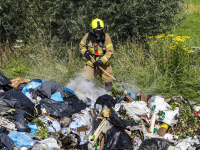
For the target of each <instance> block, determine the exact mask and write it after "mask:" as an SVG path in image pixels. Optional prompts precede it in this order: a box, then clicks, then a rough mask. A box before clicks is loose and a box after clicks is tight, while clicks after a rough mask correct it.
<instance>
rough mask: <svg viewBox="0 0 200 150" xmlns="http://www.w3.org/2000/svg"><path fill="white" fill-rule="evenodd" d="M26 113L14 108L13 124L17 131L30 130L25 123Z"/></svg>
mask: <svg viewBox="0 0 200 150" xmlns="http://www.w3.org/2000/svg"><path fill="white" fill-rule="evenodd" d="M25 117H26V114H25V112H24V111H23V110H20V109H15V116H14V119H15V125H16V128H17V131H19V132H30V131H31V129H30V127H29V126H28V124H27V123H26V118H25Z"/></svg>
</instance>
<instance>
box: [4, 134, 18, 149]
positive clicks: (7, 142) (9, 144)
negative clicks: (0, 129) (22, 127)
mask: <svg viewBox="0 0 200 150" xmlns="http://www.w3.org/2000/svg"><path fill="white" fill-rule="evenodd" d="M0 139H1V142H0V148H1V149H2V148H3V149H5V147H6V149H8V150H13V149H14V146H15V144H14V142H13V140H12V139H11V138H10V137H9V136H8V135H6V134H4V133H2V134H1V136H0Z"/></svg>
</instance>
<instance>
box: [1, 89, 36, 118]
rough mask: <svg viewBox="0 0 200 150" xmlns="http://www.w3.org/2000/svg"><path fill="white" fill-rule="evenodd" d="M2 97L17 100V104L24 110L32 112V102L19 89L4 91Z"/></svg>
mask: <svg viewBox="0 0 200 150" xmlns="http://www.w3.org/2000/svg"><path fill="white" fill-rule="evenodd" d="M2 99H6V100H9V101H13V102H17V103H18V104H20V105H21V109H23V110H25V111H26V112H28V113H30V114H33V108H34V104H33V103H32V101H31V100H30V99H29V98H28V97H27V96H26V95H24V94H23V93H22V92H21V91H6V92H4V95H3V98H2ZM4 101H5V100H4ZM6 102H7V103H9V102H8V101H6Z"/></svg>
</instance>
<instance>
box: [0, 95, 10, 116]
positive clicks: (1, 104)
mask: <svg viewBox="0 0 200 150" xmlns="http://www.w3.org/2000/svg"><path fill="white" fill-rule="evenodd" d="M12 108H13V107H11V106H10V105H9V104H7V103H6V102H5V101H4V100H3V99H0V115H3V114H4V113H5V112H6V111H8V110H10V109H12Z"/></svg>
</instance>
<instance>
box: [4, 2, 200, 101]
mask: <svg viewBox="0 0 200 150" xmlns="http://www.w3.org/2000/svg"><path fill="white" fill-rule="evenodd" d="M199 8H200V1H198V0H192V1H189V3H188V4H187V5H186V11H187V13H188V17H187V18H186V19H185V20H184V21H183V22H182V25H181V26H179V27H173V29H172V33H173V34H174V35H175V36H178V35H179V36H191V39H192V41H191V42H190V43H189V44H188V45H187V46H188V48H189V49H190V50H194V51H195V52H194V53H192V54H191V55H190V57H187V58H188V59H185V60H184V61H185V63H184V64H185V66H184V70H181V71H183V72H181V71H179V75H181V80H180V81H179V80H178V81H175V80H174V77H175V76H177V75H176V74H175V73H174V72H173V71H169V67H166V66H168V65H170V64H173V63H174V62H173V61H171V62H170V63H169V60H168V59H166V58H168V57H169V54H168V55H166V54H167V50H168V49H169V47H168V45H169V44H170V43H167V41H166V40H163V42H164V43H163V44H161V45H160V46H158V45H154V46H153V47H151V48H150V49H149V50H148V51H147V50H145V48H144V45H137V44H135V43H128V42H127V43H124V44H123V45H117V44H115V43H114V44H115V45H116V48H115V53H114V55H113V58H112V59H111V63H112V67H113V73H114V77H115V78H116V79H118V80H119V81H120V82H121V84H122V85H123V87H124V89H126V90H131V91H132V92H134V93H136V94H137V93H140V92H145V93H146V94H150V95H157V94H159V95H160V94H162V95H164V96H165V97H166V98H167V97H172V96H177V95H179V94H183V95H184V96H186V97H187V98H188V99H189V100H195V101H198V102H200V98H199V97H200V67H199V57H198V56H199V55H200V52H199V50H198V49H192V46H195V47H200V44H199V38H200V33H199V31H200V23H199V22H200V21H199V18H200V13H199ZM43 45H44V44H43V43H42V39H41V40H40V41H38V42H37V44H36V45H34V46H30V47H26V46H24V45H22V47H21V48H18V49H14V48H13V49H12V50H9V49H7V51H5V52H4V51H2V52H1V55H2V56H3V57H2V59H1V60H0V67H1V71H3V72H4V73H5V75H6V76H7V77H8V78H16V77H21V78H22V79H27V78H28V79H36V78H39V79H44V80H46V81H56V82H58V83H59V84H61V85H62V86H66V85H67V83H68V82H69V80H70V79H72V78H75V77H76V76H77V75H78V73H81V72H82V69H83V66H84V64H85V62H86V60H85V59H83V56H81V55H80V52H79V48H78V46H77V45H76V44H75V43H72V44H71V45H70V46H69V47H67V46H63V47H61V46H59V47H57V48H55V47H49V48H47V47H45V46H43ZM57 45H59V43H57ZM8 52H9V55H7V53H8ZM177 52H178V51H177ZM156 54H159V55H156ZM178 56H180V55H179V54H177V58H178V59H179V58H184V57H185V56H183V57H178ZM171 58H172V57H171ZM164 68H167V71H166V70H163V69H164ZM172 74H173V75H172ZM179 82H180V83H179ZM95 83H96V84H101V81H100V78H99V77H98V78H97V79H96V81H95ZM114 85H115V86H117V83H116V82H114ZM177 85H179V86H177Z"/></svg>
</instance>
